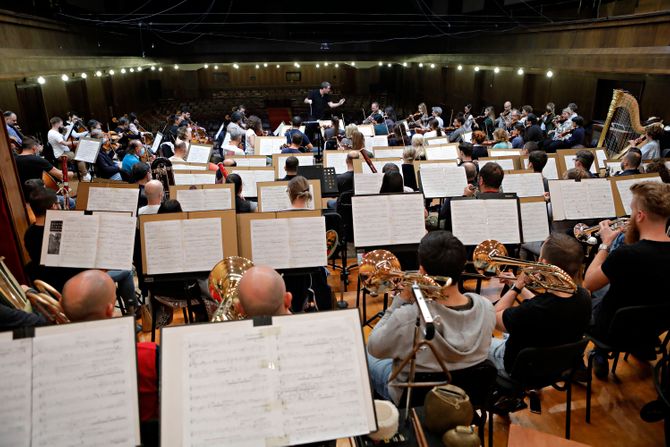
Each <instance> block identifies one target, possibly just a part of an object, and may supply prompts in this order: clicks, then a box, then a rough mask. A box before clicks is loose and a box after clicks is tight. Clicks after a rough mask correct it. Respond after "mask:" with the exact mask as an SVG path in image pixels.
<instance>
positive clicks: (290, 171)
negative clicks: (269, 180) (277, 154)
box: [282, 156, 300, 181]
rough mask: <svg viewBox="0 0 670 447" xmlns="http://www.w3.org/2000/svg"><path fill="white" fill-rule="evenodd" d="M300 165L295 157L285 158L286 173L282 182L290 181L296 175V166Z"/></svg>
mask: <svg viewBox="0 0 670 447" xmlns="http://www.w3.org/2000/svg"><path fill="white" fill-rule="evenodd" d="M299 165H300V162H299V161H298V158H297V157H293V156H291V157H286V161H285V162H284V171H286V175H285V176H284V178H283V179H282V180H283V181H286V180H291V179H293V178H294V177H295V176H297V175H298V166H299Z"/></svg>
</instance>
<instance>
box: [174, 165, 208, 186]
mask: <svg viewBox="0 0 670 447" xmlns="http://www.w3.org/2000/svg"><path fill="white" fill-rule="evenodd" d="M189 169H190V168H189ZM215 183H216V173H215V172H211V173H210V172H208V173H202V174H192V173H191V174H186V173H184V174H182V173H175V174H174V184H175V185H189V186H190V185H213V184H215Z"/></svg>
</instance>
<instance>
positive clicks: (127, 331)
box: [32, 317, 140, 447]
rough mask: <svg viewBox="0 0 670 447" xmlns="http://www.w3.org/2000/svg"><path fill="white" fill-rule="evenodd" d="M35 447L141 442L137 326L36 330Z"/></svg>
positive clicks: (118, 323) (121, 321) (119, 322)
mask: <svg viewBox="0 0 670 447" xmlns="http://www.w3.org/2000/svg"><path fill="white" fill-rule="evenodd" d="M35 334H36V336H35V338H33V401H32V416H33V417H32V420H33V429H32V446H33V447H41V446H45V447H47V446H48V447H61V446H63V447H66V446H67V447H70V446H83V445H87V446H88V445H91V446H103V445H104V446H120V447H121V446H123V447H127V446H134V445H138V444H139V442H140V440H139V414H138V402H137V399H138V397H137V366H136V365H137V361H136V358H135V320H134V319H133V318H130V317H126V318H112V319H109V320H100V321H95V322H89V323H75V324H68V325H61V326H53V327H46V328H37V329H36V331H35Z"/></svg>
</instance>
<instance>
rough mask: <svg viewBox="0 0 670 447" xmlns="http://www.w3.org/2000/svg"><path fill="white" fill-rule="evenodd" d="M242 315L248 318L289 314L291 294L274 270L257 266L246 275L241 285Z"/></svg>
mask: <svg viewBox="0 0 670 447" xmlns="http://www.w3.org/2000/svg"><path fill="white" fill-rule="evenodd" d="M238 292H239V299H240V307H241V309H240V310H241V311H242V313H244V314H245V315H246V316H247V317H258V316H262V315H284V314H287V313H289V312H288V307H290V305H291V293H290V292H287V291H286V286H285V285H284V280H283V279H282V277H281V276H279V273H277V272H276V271H275V270H274V269H273V268H271V267H267V266H264V265H257V266H254V267H252V268H250V269H249V270H247V271H246V272H245V273H244V276H242V279H241V280H240V285H239V289H238Z"/></svg>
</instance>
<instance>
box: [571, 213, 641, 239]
mask: <svg viewBox="0 0 670 447" xmlns="http://www.w3.org/2000/svg"><path fill="white" fill-rule="evenodd" d="M628 220H629V218H628V217H619V218H618V219H614V220H612V221H610V224H609V227H610V228H611V229H612V231H616V230H620V229H624V228H626V225H628ZM572 231H573V233H574V235H575V237H576V238H577V240H578V241H580V242H585V243H587V244H589V245H596V244H597V243H598V240H597V239H596V237H597V236H599V235H600V225H594V226H592V227H589V226H588V225H586V224H584V223H578V224H577V225H575V227H574V228H573V230H572Z"/></svg>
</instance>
